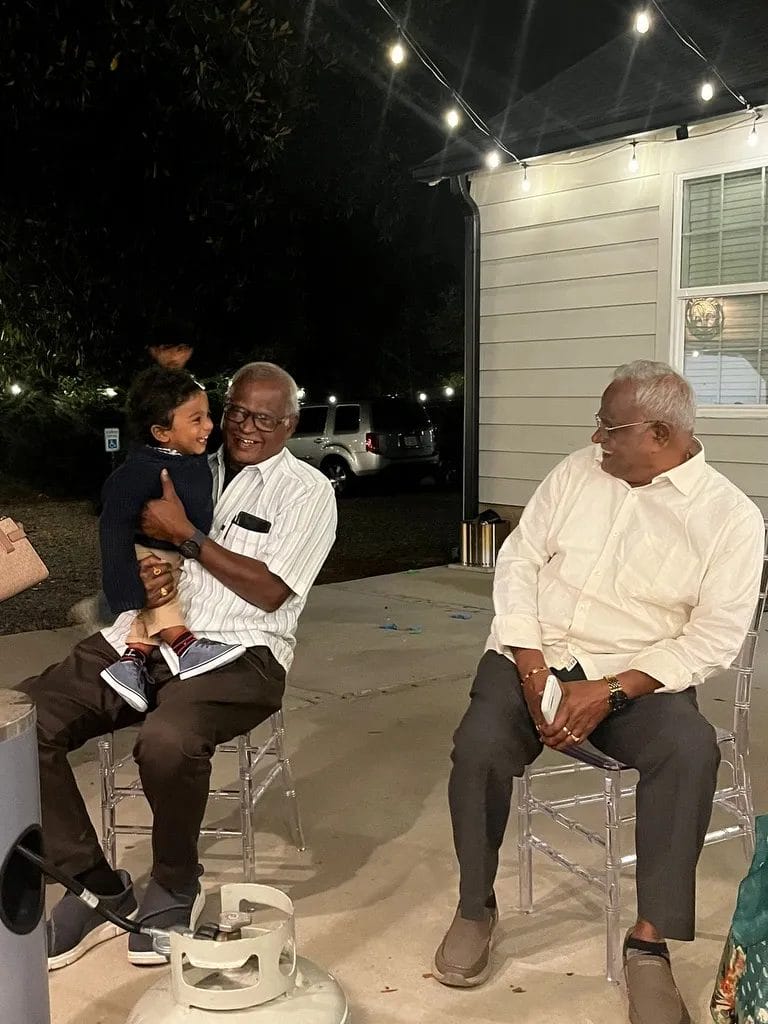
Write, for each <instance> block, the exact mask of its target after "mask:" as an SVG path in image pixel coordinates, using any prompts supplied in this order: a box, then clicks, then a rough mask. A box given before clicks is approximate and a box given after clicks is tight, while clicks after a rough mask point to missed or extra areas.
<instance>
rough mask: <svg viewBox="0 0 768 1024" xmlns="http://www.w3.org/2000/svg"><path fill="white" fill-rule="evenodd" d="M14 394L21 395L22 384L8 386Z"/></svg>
mask: <svg viewBox="0 0 768 1024" xmlns="http://www.w3.org/2000/svg"><path fill="white" fill-rule="evenodd" d="M8 390H9V391H10V392H11V394H12V395H20V394H21V392H22V387H21V384H11V386H10V387H9V388H8Z"/></svg>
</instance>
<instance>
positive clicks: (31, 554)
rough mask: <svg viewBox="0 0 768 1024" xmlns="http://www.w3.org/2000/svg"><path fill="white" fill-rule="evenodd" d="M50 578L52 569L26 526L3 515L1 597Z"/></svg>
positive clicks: (0, 563)
mask: <svg viewBox="0 0 768 1024" xmlns="http://www.w3.org/2000/svg"><path fill="white" fill-rule="evenodd" d="M47 578H48V569H47V568H46V566H45V563H44V562H43V560H42V558H41V557H40V556H39V555H38V553H37V552H36V551H35V549H34V548H33V547H32V544H31V543H30V541H29V539H28V537H27V535H26V533H25V532H24V527H23V526H22V525H21V523H15V522H14V521H13V520H12V519H0V601H5V600H7V599H8V598H9V597H13V596H14V594H20V593H21V592H22V590H28V589H29V587H34V586H36V585H37V584H38V583H42V582H43V580H44V579H47Z"/></svg>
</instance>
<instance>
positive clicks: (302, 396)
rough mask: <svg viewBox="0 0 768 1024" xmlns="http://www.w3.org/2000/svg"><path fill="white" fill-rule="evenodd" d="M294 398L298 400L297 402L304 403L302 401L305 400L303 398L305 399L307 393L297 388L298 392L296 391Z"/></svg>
mask: <svg viewBox="0 0 768 1024" xmlns="http://www.w3.org/2000/svg"><path fill="white" fill-rule="evenodd" d="M296 397H297V398H298V400H299V401H300V402H303V401H304V399H305V398H306V397H307V392H306V391H305V390H304V388H299V389H298V390H297V391H296Z"/></svg>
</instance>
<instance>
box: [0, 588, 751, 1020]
mask: <svg viewBox="0 0 768 1024" xmlns="http://www.w3.org/2000/svg"><path fill="white" fill-rule="evenodd" d="M490 587H491V577H490V576H488V575H484V574H480V573H472V572H467V571H462V570H455V569H448V568H442V569H432V570H422V571H419V572H414V573H402V574H398V575H395V576H384V577H375V578H371V579H365V580H358V581H355V582H349V583H342V584H333V585H329V586H324V587H318V588H316V589H315V591H314V592H313V594H312V596H311V598H310V601H309V604H308V607H307V610H306V612H305V615H304V618H303V621H302V625H301V630H300V637H299V649H298V654H297V659H296V664H295V668H294V671H293V672H292V673H291V678H290V682H289V694H288V698H287V701H286V710H287V716H286V717H287V727H288V733H289V741H290V746H291V748H292V753H293V763H294V768H295V772H296V779H297V789H298V792H299V798H300V801H301V806H302V814H303V819H304V826H305V830H306V833H307V838H308V842H309V845H310V850H309V851H308V852H306V853H304V854H300V853H298V852H297V851H296V850H295V849H294V848H293V847H292V846H291V844H290V841H289V839H288V837H287V832H286V830H285V828H284V827H283V825H282V815H281V811H282V808H281V797H280V794H279V793H278V792H273V793H271V794H270V795H269V796H268V797H267V798H266V800H265V802H264V804H262V813H261V814H260V819H259V820H260V826H261V827H262V828H263V832H262V833H261V834H260V836H259V843H260V850H261V853H260V861H259V863H260V866H261V880H262V881H264V882H266V883H268V884H273V885H276V886H278V887H280V888H282V889H284V890H285V891H286V892H288V893H289V895H290V896H291V897H292V898H293V900H294V901H295V904H296V912H297V931H298V937H299V950H300V952H301V953H302V954H303V955H305V956H308V957H309V958H310V959H312V960H315V961H316V962H317V963H320V964H323V965H325V966H327V967H328V968H329V969H331V970H332V971H333V972H334V973H335V974H336V975H337V977H338V978H339V980H340V981H341V983H342V985H343V986H344V988H345V990H346V992H347V996H348V999H349V1002H350V1006H351V1010H352V1020H353V1022H354V1024H395V1022H397V1024H400V1022H405V1021H414V1022H423V1024H438V1022H440V1024H459V1022H466V1021H473V1022H487V1024H496V1022H507V1021H510V1020H513V1019H514V1020H515V1021H519V1022H521V1024H522V1022H525V1024H528V1022H530V1024H534V1022H535V1024H539V1022H543V1021H547V1022H550V1024H560V1022H563V1024H565V1022H567V1024H574V1022H576V1024H616V1022H620V1021H624V1020H625V1019H626V1012H625V1008H624V1000H623V995H622V992H621V990H620V989H619V988H618V987H612V986H608V985H607V984H606V982H605V981H604V978H603V964H604V947H603V928H602V915H601V908H600V903H599V900H598V898H597V896H595V895H593V894H591V893H588V892H585V891H584V890H583V889H582V887H581V883H579V882H578V880H576V879H574V878H573V877H572V876H570V875H568V874H566V873H565V872H562V871H560V870H558V869H556V868H554V867H553V866H550V865H549V863H548V862H545V861H543V860H541V859H538V860H534V867H535V879H536V896H537V905H536V910H535V912H534V914H533V915H532V916H530V917H523V916H521V915H519V914H518V913H517V911H516V901H517V867H516V846H515V826H514V821H512V822H511V823H510V828H509V834H508V839H507V842H506V844H505V848H504V855H503V859H502V865H501V871H500V877H499V883H498V887H497V892H498V896H499V900H500V905H501V915H502V916H501V925H500V929H499V932H498V942H497V944H496V946H495V952H494V964H495V970H494V973H493V975H492V977H491V979H490V981H489V982H488V983H487V984H486V985H485V986H483V987H482V988H480V989H477V990H473V991H456V990H449V989H446V988H444V987H443V986H441V985H439V984H438V983H437V982H436V981H435V980H434V979H433V978H432V977H431V976H430V963H431V957H432V954H433V952H434V948H435V946H436V945H437V943H438V942H439V940H440V938H441V936H442V933H443V931H444V929H445V927H446V925H447V923H448V922H449V920H450V918H451V916H452V914H453V911H454V908H455V902H456V867H455V862H454V856H453V850H452V844H451V835H450V821H449V818H448V812H447V805H446V782H447V776H448V768H449V761H448V755H449V751H450V740H451V733H452V731H453V729H454V728H455V726H456V724H457V722H458V720H459V718H460V716H461V714H462V712H463V710H464V708H465V706H466V701H467V691H468V686H469V680H470V675H471V673H472V671H473V669H474V666H475V664H476V662H477V659H478V657H479V655H480V653H481V651H482V648H483V643H484V641H485V638H486V635H487V631H488V625H489V621H490V608H491V601H490ZM456 613H462V615H469V616H471V617H469V618H455V617H452V616H453V615H455V614H456ZM387 622H392V623H395V624H397V625H398V626H399V627H400V629H398V630H385V629H380V628H379V627H380V626H381V625H384V624H386V623H387ZM407 627H421V629H420V631H415V632H407V631H406V630H407ZM76 636H77V630H74V629H73V630H60V631H57V632H55V633H46V634H40V633H29V634H17V635H15V636H10V637H0V664H2V666H3V680H4V683H5V684H6V685H10V684H12V683H13V682H15V681H17V680H20V679H21V678H23V677H24V676H26V675H29V674H31V673H33V672H35V671H37V670H38V669H40V668H42V667H43V666H44V665H45V664H47V663H49V662H50V661H52V660H55V659H57V658H58V657H60V656H61V655H62V654H63V653H64V652H65V651H66V650H67V649H68V647H69V646H70V645H71V643H72V642H73V639H74V638H75V637H76ZM767 669H768V657H767V655H766V647H765V646H764V648H763V651H762V655H761V665H760V671H759V672H758V675H757V679H756V687H755V692H754V704H753V708H754V711H753V728H752V735H753V737H754V740H753V755H752V772H753V783H754V790H755V802H756V806H757V809H758V811H760V810H764V809H765V807H766V794H767V793H768V768H767V767H766V759H765V741H764V737H765V735H766V725H767V724H768V697H767V696H766V689H767V688H768V671H767ZM731 696H732V686H731V681H730V680H729V679H728V677H722V678H720V679H718V680H713V681H710V683H708V684H707V685H706V687H705V689H704V691H703V693H702V702H701V703H702V708H703V710H704V712H705V713H706V714H707V715H708V717H710V719H711V720H713V721H717V722H721V723H725V722H727V721H728V719H729V716H730V711H731V709H730V701H731ZM76 763H77V772H78V778H79V780H80V782H81V784H82V786H83V788H84V790H85V792H86V793H87V794H88V799H89V807H90V809H91V812H92V814H93V815H94V819H97V818H98V775H97V768H96V763H95V750H94V748H93V747H92V746H89V747H88V748H87V749H85V750H84V751H82V752H79V753H78V754H77V755H76ZM216 772H217V777H218V779H220V780H221V781H225V780H227V779H233V778H234V777H235V769H234V765H233V764H232V763H231V762H229V763H228V762H227V760H226V757H224V756H220V757H219V759H218V761H217V764H216ZM225 812H226V808H224V809H222V810H221V811H220V812H219V813H220V814H221V815H224V813H225ZM569 838H570V837H565V839H564V848H565V849H566V850H572V851H573V852H574V853H575V852H578V848H577V847H575V845H571V843H570V842H569ZM121 848H122V853H123V865H124V866H125V867H126V868H127V869H128V870H130V871H131V872H132V874H133V875H134V878H135V879H136V880H137V881H138V882H139V885H141V884H142V883H143V881H144V879H145V877H146V871H147V868H148V863H149V843H148V841H146V840H145V839H144V838H143V837H139V838H137V839H133V838H132V839H130V841H128V842H126V843H123V844H122V847H121ZM587 853H589V851H587ZM202 859H203V860H204V862H205V864H206V868H207V873H206V876H205V880H204V881H205V884H206V886H207V888H209V889H215V887H216V886H217V885H218V884H220V883H221V882H222V881H225V880H234V879H236V878H237V877H238V873H239V868H240V861H239V850H238V847H237V844H236V843H233V842H217V843H213V844H209V845H207V846H204V847H203V855H202ZM593 863H594V861H593ZM745 867H746V862H745V859H744V854H743V851H742V847H741V844H740V843H738V842H729V843H723V844H721V845H719V846H715V847H710V848H709V849H707V850H705V852H704V855H703V857H702V860H701V864H700V870H699V922H698V938H697V941H696V943H695V944H674V945H673V958H674V964H675V968H676V974H677V978H678V981H679V984H680V987H681V989H682V991H683V993H684V995H685V997H686V999H687V1001H688V1004H689V1007H690V1009H691V1012H692V1015H693V1018H694V1020H699V1021H705V1020H708V1019H709V1014H708V1012H707V1005H708V1002H709V996H710V994H711V990H712V982H713V979H714V975H715V971H716V968H717V963H718V961H719V957H720V953H721V950H722V945H723V941H724V938H725V934H726V932H727V929H728V925H729V922H730V916H731V912H732V909H733V903H734V900H735V896H736V890H737V886H738V882H739V881H740V879H741V877H742V876H743V874H744V872H745ZM50 895H51V897H53V898H55V896H56V895H57V890H55V889H54V890H51V892H50ZM622 902H623V906H624V917H625V918H626V920H627V922H629V921H630V920H631V919H632V917H633V911H634V894H633V879H632V876H631V875H628V876H627V880H626V886H625V889H624V896H623V901H622ZM125 945H126V940H125V939H117V940H114V941H113V942H110V943H107V944H106V945H104V946H101V947H99V948H98V949H97V950H95V951H93V952H91V953H89V954H88V955H87V956H86V957H84V958H83V959H82V960H81V961H79V962H78V963H77V964H74V965H73V966H71V967H69V968H66V969H64V970H62V971H59V972H56V973H55V974H53V975H51V1001H52V1018H53V1022H54V1024H123V1022H124V1021H125V1018H126V1016H127V1013H128V1010H129V1008H130V1007H131V1006H132V1005H133V1004H134V1003H135V1002H136V1000H137V999H138V998H139V996H140V995H141V994H142V992H143V991H144V990H145V989H146V988H148V987H149V986H150V985H152V984H153V983H154V981H155V980H156V979H157V977H158V971H159V970H163V968H156V969H143V970H142V969H137V968H135V967H131V966H130V965H129V964H128V962H127V960H126V958H125Z"/></svg>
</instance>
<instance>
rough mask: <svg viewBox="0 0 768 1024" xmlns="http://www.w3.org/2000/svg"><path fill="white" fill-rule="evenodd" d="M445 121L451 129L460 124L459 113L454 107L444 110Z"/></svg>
mask: <svg viewBox="0 0 768 1024" xmlns="http://www.w3.org/2000/svg"><path fill="white" fill-rule="evenodd" d="M445 123H446V124H447V125H448V127H449V128H451V129H453V128H458V127H459V125H460V124H461V114H460V113H459V112H458V110H457V109H456V107H451V109H450V110H446V112H445Z"/></svg>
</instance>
